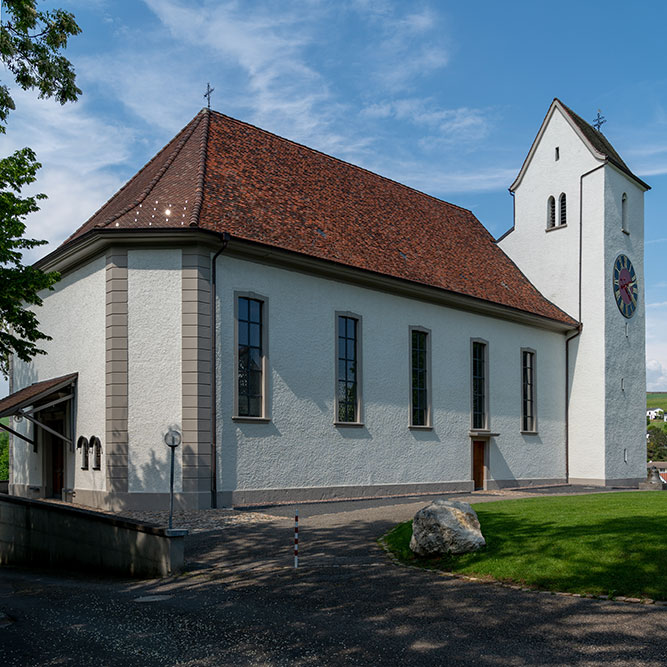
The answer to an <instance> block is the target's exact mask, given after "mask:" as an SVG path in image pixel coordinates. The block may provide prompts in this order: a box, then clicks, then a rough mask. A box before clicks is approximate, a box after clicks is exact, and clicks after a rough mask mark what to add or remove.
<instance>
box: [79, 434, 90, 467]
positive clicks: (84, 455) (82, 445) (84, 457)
mask: <svg viewBox="0 0 667 667" xmlns="http://www.w3.org/2000/svg"><path fill="white" fill-rule="evenodd" d="M76 448H77V449H80V450H81V470H88V438H86V437H85V436H83V435H82V436H80V437H79V439H78V440H77V441H76Z"/></svg>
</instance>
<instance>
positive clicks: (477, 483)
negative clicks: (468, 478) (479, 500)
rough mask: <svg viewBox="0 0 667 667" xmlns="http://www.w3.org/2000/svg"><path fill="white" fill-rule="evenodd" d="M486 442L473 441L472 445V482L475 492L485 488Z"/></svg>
mask: <svg viewBox="0 0 667 667" xmlns="http://www.w3.org/2000/svg"><path fill="white" fill-rule="evenodd" d="M485 451H486V442H484V440H473V443H472V480H473V484H474V489H475V491H477V490H479V489H483V488H484V453H485Z"/></svg>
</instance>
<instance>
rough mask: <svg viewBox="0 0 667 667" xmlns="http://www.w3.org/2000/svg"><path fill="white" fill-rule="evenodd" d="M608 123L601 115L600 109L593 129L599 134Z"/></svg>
mask: <svg viewBox="0 0 667 667" xmlns="http://www.w3.org/2000/svg"><path fill="white" fill-rule="evenodd" d="M606 122H607V121H606V120H605V117H604V116H601V115H600V109H598V115H597V117H596V118H595V120H594V121H593V127H594V128H595V129H596V130H597V131H598V132H599V131H600V128H601V127H602V126H603V125H604V124H605V123H606Z"/></svg>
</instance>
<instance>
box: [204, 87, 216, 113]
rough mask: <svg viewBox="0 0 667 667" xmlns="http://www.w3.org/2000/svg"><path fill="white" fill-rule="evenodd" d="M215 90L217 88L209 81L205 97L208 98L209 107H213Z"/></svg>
mask: <svg viewBox="0 0 667 667" xmlns="http://www.w3.org/2000/svg"><path fill="white" fill-rule="evenodd" d="M214 90H215V88H211V84H210V83H207V84H206V92H205V93H204V97H205V98H206V99H207V101H208V105H207V106H208V108H209V109H210V108H211V93H212V92H213V91H214Z"/></svg>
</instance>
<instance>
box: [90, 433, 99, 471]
mask: <svg viewBox="0 0 667 667" xmlns="http://www.w3.org/2000/svg"><path fill="white" fill-rule="evenodd" d="M90 448H91V449H92V450H93V470H100V468H101V467H102V443H101V442H100V439H99V438H98V437H97V436H96V435H93V436H92V437H91V438H90Z"/></svg>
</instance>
